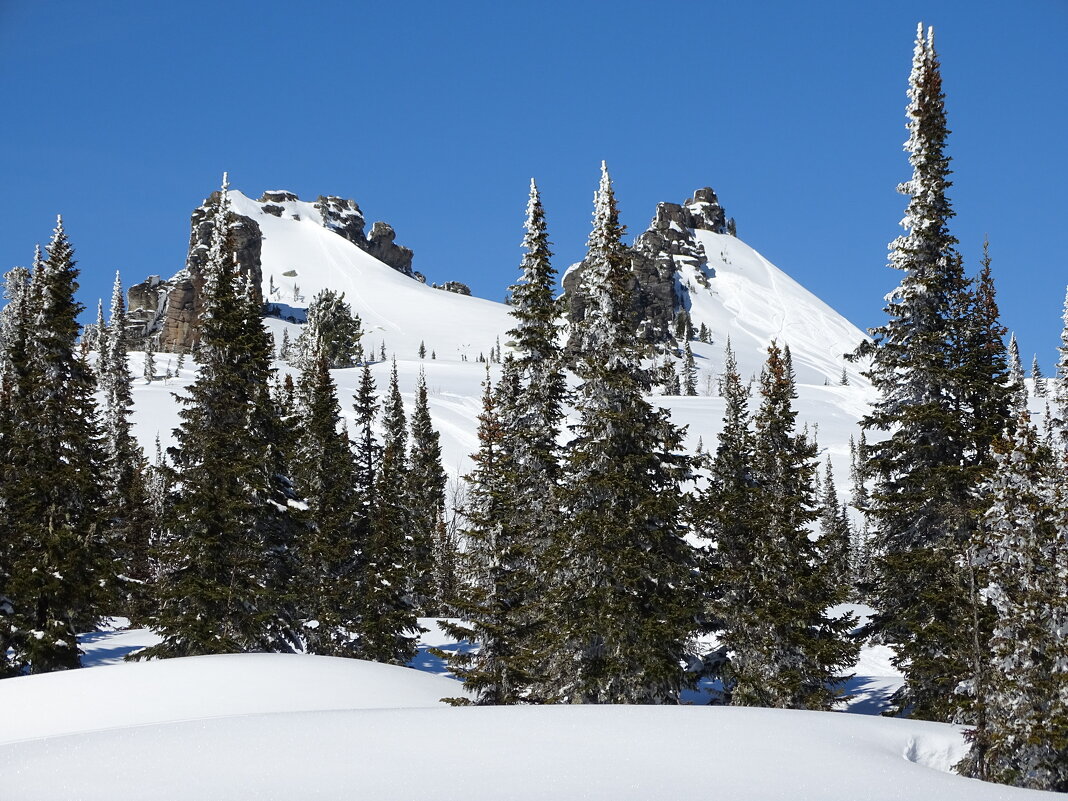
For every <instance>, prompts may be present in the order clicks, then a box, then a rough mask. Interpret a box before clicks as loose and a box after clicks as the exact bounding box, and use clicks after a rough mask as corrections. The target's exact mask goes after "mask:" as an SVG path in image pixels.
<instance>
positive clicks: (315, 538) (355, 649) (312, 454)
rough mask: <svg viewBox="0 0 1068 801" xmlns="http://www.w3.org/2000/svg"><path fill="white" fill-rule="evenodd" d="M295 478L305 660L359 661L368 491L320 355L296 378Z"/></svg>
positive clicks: (297, 592) (298, 598) (298, 587)
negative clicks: (301, 516)
mask: <svg viewBox="0 0 1068 801" xmlns="http://www.w3.org/2000/svg"><path fill="white" fill-rule="evenodd" d="M300 395H301V398H302V403H301V410H300V414H299V416H298V426H297V431H298V432H299V433H298V436H297V440H296V453H295V455H296V458H295V459H294V465H295V469H294V473H293V478H294V482H295V484H296V490H297V492H298V493H299V495H300V496H301V497H302V498H303V499H304V501H305V503H307V505H308V509H307V521H308V532H307V534H306V535H305V536H304V537H303V538H302V539H301V541H300V543H299V545H298V554H299V564H300V574H299V578H298V580H297V582H296V587H295V593H294V595H295V596H296V599H295V600H296V603H297V605H298V610H299V613H300V617H301V619H302V620H303V637H304V640H305V643H306V645H305V650H306V651H307V652H308V653H313V654H322V655H324V656H360V655H361V652H360V648H359V637H358V634H359V629H360V624H361V611H362V608H361V604H362V599H361V590H362V589H363V588H362V586H361V582H362V580H363V561H364V559H365V541H366V537H367V530H368V517H367V515H368V511H369V510H368V509H367V508H366V502H367V497H366V496H367V492H366V489H365V491H364V492H363V493H362V494H361V493H359V492H358V491H357V487H358V485H359V481H358V479H357V475H358V470H357V466H356V463H355V460H354V459H353V456H352V453H351V451H350V450H349V442H348V437H347V436H345V435H344V434H343V433H342V432H341V431H340V430H339V423H340V421H341V408H340V406H339V405H338V400H337V395H336V391H335V387H334V382H333V379H332V378H331V376H330V371H329V369H328V367H327V360H326V357H325V356H324V355H320V356H319V358H318V359H316V361H315V363H314V365H313V366H312V367H310V368H308V369H306V370H305V371H304V373H303V375H302V376H301V381H300Z"/></svg>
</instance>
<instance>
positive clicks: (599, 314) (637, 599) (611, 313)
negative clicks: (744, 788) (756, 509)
mask: <svg viewBox="0 0 1068 801" xmlns="http://www.w3.org/2000/svg"><path fill="white" fill-rule="evenodd" d="M623 233H624V229H623V227H622V226H621V225H620V222H619V211H618V209H617V207H616V200H615V194H614V192H613V189H612V183H611V179H610V178H609V175H608V170H607V169H606V168H605V166H604V164H603V163H602V167H601V183H600V188H599V190H598V192H597V197H596V208H595V212H594V226H593V232H592V233H591V234H590V240H589V254H588V256H587V269H586V271H585V273H584V281H585V284H586V286H585V294H586V295H587V297H588V298H589V307H588V309H587V313H586V316H585V318H584V320H583V321H582V324H581V330H580V331H579V332H578V333H579V337H578V341H579V342H580V343H581V351H580V356H579V361H578V365H577V371H578V374H579V377H580V379H581V381H582V383H581V386H580V388H579V391H578V399H577V403H576V408H577V412H578V414H579V417H580V419H579V422H578V423H577V424H576V425H575V427H574V431H575V439H574V440H573V441H572V443H571V445H570V448H569V452H568V455H567V478H566V481H565V487H564V491H563V495H562V497H563V506H564V508H565V510H566V514H567V516H568V518H567V519H568V524H567V525H566V526H561V527H560V529H559V530H558V531H557V532H556V536H555V538H554V544H553V548H552V552H553V553H552V556H553V564H554V566H555V569H556V570H557V571H558V579H557V582H556V584H554V586H553V587H552V588H551V590H550V598H551V612H550V616H551V617H550V619H551V620H552V622H553V623H552V626H551V627H546V632H545V634H546V644H545V647H546V650H545V653H547V654H549V655H550V659H549V665H548V670H547V674H546V676H545V677H544V678H545V682H544V690H545V696H546V697H547V698H548V699H549V700H560V701H570V702H578V703H628V702H629V703H672V702H675V701H677V698H678V692H679V690H680V689H681V687H682V686H683V684H684V683H685V677H684V675H683V673H682V669H681V667H680V660H681V658H682V656H683V653H684V651H685V649H686V647H687V643H688V641H689V639H690V637H691V635H692V632H693V630H694V627H695V617H696V611H697V610H696V607H697V604H696V593H695V587H696V580H695V576H694V570H695V561H696V560H695V555H694V552H693V549H692V548H691V547H690V545H689V544H688V543H687V542H686V540H685V539H684V537H683V534H684V529H683V526H682V521H681V509H680V504H681V497H682V493H681V483H682V481H684V480H685V479H686V478H687V477H688V476H689V464H688V460H687V459H686V457H685V456H683V455H682V454H681V453H680V448H681V441H682V434H681V431H680V430H679V429H678V428H677V427H676V426H674V425H673V424H672V423H671V421H670V418H669V416H668V413H667V412H666V411H664V410H660V409H654V408H653V407H652V406H650V404H649V403H648V402H647V401H646V400H645V398H644V396H643V392H644V388H645V386H646V385H647V376H646V375H645V373H644V371H643V370H642V367H641V359H642V357H643V356H644V353H643V349H642V346H641V343H640V342H639V341H638V337H637V333H636V331H635V329H634V325H633V321H632V319H631V315H630V309H631V297H630V291H631V290H630V260H629V255H628V252H627V249H626V247H625V246H624V244H623V242H622V236H623Z"/></svg>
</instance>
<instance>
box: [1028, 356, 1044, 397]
mask: <svg viewBox="0 0 1068 801" xmlns="http://www.w3.org/2000/svg"><path fill="white" fill-rule="evenodd" d="M1031 380H1032V381H1034V382H1035V397H1036V398H1044V397H1046V379H1045V378H1044V377H1043V375H1042V368H1041V367H1039V366H1038V354H1037V353H1036V354H1034V355H1033V356H1032V357H1031Z"/></svg>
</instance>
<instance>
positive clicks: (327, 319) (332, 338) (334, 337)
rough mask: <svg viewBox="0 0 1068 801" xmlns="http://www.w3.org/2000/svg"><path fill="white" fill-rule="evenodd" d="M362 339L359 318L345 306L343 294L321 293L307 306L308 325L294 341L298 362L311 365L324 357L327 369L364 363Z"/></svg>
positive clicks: (349, 306)
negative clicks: (320, 357)
mask: <svg viewBox="0 0 1068 801" xmlns="http://www.w3.org/2000/svg"><path fill="white" fill-rule="evenodd" d="M362 337H363V330H362V328H361V323H360V317H359V315H357V314H353V312H352V306H351V305H349V304H348V303H346V302H345V293H344V292H341V293H338V292H334V291H333V290H331V289H323V290H320V291H319V292H317V293H316V295H315V297H314V298H312V302H311V303H310V304H308V322H307V324H306V325H305V326H304V328H303V329H302V330H301V332H300V336H298V337H297V342H296V350H297V353H298V354H299V359H298V360H299V362H300V363H301V364H305V363H310V364H314V362H315V361H316V360H317V359H318V358H319V356H325V357H326V361H327V365H328V366H329V367H330V368H337V367H352V366H353V365H356V364H359V363H360V362H362V361H363V345H361V344H360V339H361V338H362ZM283 347H285V340H283ZM281 358H285V357H284V356H283V357H281Z"/></svg>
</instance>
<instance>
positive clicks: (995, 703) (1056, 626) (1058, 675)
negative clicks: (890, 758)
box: [960, 413, 1068, 792]
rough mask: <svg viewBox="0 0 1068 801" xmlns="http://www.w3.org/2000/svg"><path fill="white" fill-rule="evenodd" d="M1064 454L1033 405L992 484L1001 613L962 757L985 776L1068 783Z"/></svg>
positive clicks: (1060, 787)
mask: <svg viewBox="0 0 1068 801" xmlns="http://www.w3.org/2000/svg"><path fill="white" fill-rule="evenodd" d="M1062 470H1063V463H1058V460H1055V459H1053V458H1052V457H1051V454H1050V453H1049V451H1048V449H1047V448H1046V447H1045V446H1044V445H1043V444H1041V443H1040V441H1039V437H1038V432H1037V431H1035V429H1034V427H1033V426H1032V425H1031V424H1030V421H1029V419H1028V416H1027V414H1026V413H1023V414H1021V415H1020V417H1019V420H1018V423H1017V426H1016V429H1015V431H1014V432H1013V434H1012V435H1011V437H1010V438H1009V439H1008V441H1007V442H1005V443H1004V446H1003V449H1002V452H1001V453H999V454H998V456H997V472H996V473H995V474H994V476H993V477H991V478H990V479H989V480H988V482H987V483H986V485H985V486H984V488H983V490H984V492H985V493H989V494H990V496H991V498H992V503H991V505H990V508H989V511H987V513H986V515H985V517H984V519H983V524H982V526H981V528H980V529H979V531H978V533H977V535H976V540H975V545H976V559H975V561H976V562H977V564H978V565H979V566H980V567H981V568H983V569H984V571H985V572H984V575H985V577H986V586H985V587H984V589H983V593H982V595H983V597H984V598H985V599H986V601H987V602H988V603H989V604H990V605H991V606H992V607H993V608H994V611H995V612H996V622H995V624H994V627H993V633H992V636H991V638H990V641H989V651H988V652H987V653H988V654H989V660H990V661H989V663H988V664H987V665H984V670H983V673H984V678H985V679H986V683H987V685H988V687H987V689H986V691H985V692H983V693H982V700H983V701H984V703H983V707H982V711H983V713H984V714H983V716H982V718H981V719H980V721H979V723H980V725H979V726H978V727H977V728H976V729H975V730H973V731H972V732H971V733H970V739H971V741H972V748H971V752H970V754H969V756H968V758H967V759H966V760H965V762H964V763H963V764H962V765H961V766H960V767H961V768H962V769H963V771H964V772H965V773H968V774H969V775H973V776H976V777H979V778H984V779H989V780H992V781H997V782H1002V783H1005V784H1014V785H1017V786H1020V787H1030V788H1033V789H1037V790H1053V791H1059V792H1066V791H1068V646H1066V644H1065V641H1064V631H1065V628H1066V626H1068V595H1066V593H1065V576H1066V575H1068V547H1066V545H1065V533H1066V531H1068V506H1066V504H1065V501H1066V496H1065V493H1064V489H1063V486H1062V484H1063V480H1062V478H1061V475H1060V474H1061V471H1062Z"/></svg>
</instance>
